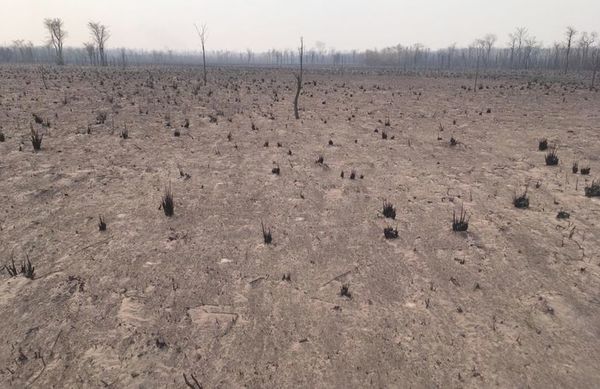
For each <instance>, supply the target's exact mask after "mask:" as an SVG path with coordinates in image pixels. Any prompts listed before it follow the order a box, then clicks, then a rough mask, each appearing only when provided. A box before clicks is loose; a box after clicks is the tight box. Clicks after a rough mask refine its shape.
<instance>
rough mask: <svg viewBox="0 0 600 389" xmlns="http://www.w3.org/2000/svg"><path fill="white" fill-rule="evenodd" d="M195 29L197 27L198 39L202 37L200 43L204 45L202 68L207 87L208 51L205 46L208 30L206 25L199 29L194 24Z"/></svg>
mask: <svg viewBox="0 0 600 389" xmlns="http://www.w3.org/2000/svg"><path fill="white" fill-rule="evenodd" d="M194 27H196V32H197V33H198V37H200V43H201V44H202V68H203V71H204V85H205V86H206V83H207V81H206V51H205V48H204V44H205V43H206V38H207V36H206V33H207V32H208V30H207V29H206V24H203V25H202V26H201V27H200V28H198V26H197V25H196V24H194Z"/></svg>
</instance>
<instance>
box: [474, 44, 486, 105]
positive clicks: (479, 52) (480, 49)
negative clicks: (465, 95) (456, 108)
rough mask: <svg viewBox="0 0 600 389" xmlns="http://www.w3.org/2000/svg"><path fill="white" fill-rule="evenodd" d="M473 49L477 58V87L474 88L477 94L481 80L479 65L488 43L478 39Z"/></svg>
mask: <svg viewBox="0 0 600 389" xmlns="http://www.w3.org/2000/svg"><path fill="white" fill-rule="evenodd" d="M473 47H474V49H475V55H476V56H477V65H476V68H475V85H474V86H473V92H474V93H477V80H478V79H479V63H480V62H481V55H482V54H483V51H484V50H485V47H486V43H485V39H477V40H476V41H475V42H474V43H473Z"/></svg>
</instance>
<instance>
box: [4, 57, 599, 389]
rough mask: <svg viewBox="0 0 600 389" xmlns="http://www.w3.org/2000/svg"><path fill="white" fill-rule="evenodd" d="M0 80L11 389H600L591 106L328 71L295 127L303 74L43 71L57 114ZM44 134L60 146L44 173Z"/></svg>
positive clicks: (595, 125) (520, 88) (457, 83)
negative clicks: (266, 239)
mask: <svg viewBox="0 0 600 389" xmlns="http://www.w3.org/2000/svg"><path fill="white" fill-rule="evenodd" d="M0 70H1V72H0V101H1V105H0V126H1V127H2V131H3V132H4V134H5V135H6V141H5V142H4V143H0V196H1V203H0V228H1V231H0V263H1V264H2V265H4V264H6V263H8V262H9V261H10V260H11V258H13V257H14V259H15V261H16V263H17V265H19V264H20V262H21V261H22V260H23V259H24V258H25V255H26V254H27V255H29V257H30V258H31V261H32V263H33V264H34V266H35V267H36V270H35V279H34V280H29V279H27V278H24V277H21V276H19V277H16V278H10V277H9V275H8V274H7V272H6V271H4V270H3V271H2V272H1V273H0V324H1V325H0V338H1V339H2V347H1V348H0V387H3V388H13V387H14V388H20V387H26V386H28V385H31V386H32V387H39V388H49V387H86V388H87V387H113V388H121V387H136V388H137V387H139V388H151V387H180V388H181V387H185V383H184V379H183V374H184V373H185V374H186V375H187V377H188V378H189V377H190V374H194V376H195V377H196V378H197V380H198V381H199V382H200V383H202V384H203V385H204V387H205V388H214V387H222V388H232V387H249V388H258V387H271V388H282V387H290V388H303V387H307V388H309V387H357V388H362V387H444V388H446V387H470V388H480V387H496V386H498V387H535V388H548V387H578V388H592V387H598V386H599V385H600V371H599V370H598V366H600V326H599V323H600V278H599V277H600V267H599V264H600V258H599V254H600V225H599V218H598V217H599V216H600V200H599V199H597V198H595V199H592V198H587V197H585V196H584V194H583V188H584V186H585V185H586V184H587V185H589V183H590V182H591V179H592V178H594V177H600V160H599V157H600V139H599V137H598V133H599V123H600V95H599V94H598V93H597V92H592V91H589V90H587V89H584V88H583V87H580V86H574V85H566V84H561V83H554V82H550V83H548V84H547V86H546V85H545V84H539V83H533V84H530V86H529V87H528V84H527V79H526V78H522V79H515V78H509V77H499V78H498V79H495V80H491V79H483V80H482V84H483V85H484V86H486V87H484V89H482V90H479V91H478V93H477V94H476V95H475V94H473V92H469V91H467V90H465V89H462V88H461V86H462V85H466V86H470V85H472V80H470V79H466V78H461V77H455V78H447V77H446V78H425V77H414V76H407V75H404V76H402V75H394V74H391V73H385V74H378V73H377V72H374V71H369V72H365V73H363V74H360V73H356V74H351V73H350V72H347V71H346V72H345V73H343V74H339V73H338V74H334V73H326V72H324V71H319V72H316V71H314V72H309V73H308V74H307V75H306V77H305V79H306V81H307V83H306V85H305V91H304V94H303V95H302V97H301V106H302V108H303V111H302V112H301V115H302V120H299V121H296V120H294V119H293V116H292V107H291V101H292V97H293V92H294V91H293V90H292V88H293V86H294V79H293V76H292V75H291V72H290V70H266V69H262V70H258V69H254V70H253V69H237V70H235V69H232V70H231V69H230V70H216V69H211V72H210V74H209V80H210V83H209V86H208V87H200V88H199V93H198V95H197V96H194V95H193V93H192V91H193V89H194V87H195V85H196V84H198V82H199V80H200V78H201V75H200V72H199V70H198V69H191V68H180V69H166V68H148V69H125V70H121V69H99V70H96V69H90V68H85V69H83V68H81V69H80V68H71V67H67V68H65V69H50V70H49V71H50V74H49V75H47V78H48V81H47V83H48V89H44V87H43V84H42V78H41V73H40V69H39V68H37V67H35V68H34V67H28V68H16V67H3V68H0ZM150 75H152V78H153V80H154V88H153V89H151V88H149V87H148V79H149V77H150ZM313 81H315V82H316V83H313ZM209 90H210V91H212V94H211V95H210V96H209ZM275 92H276V93H277V97H274V93H275ZM65 98H66V104H64V101H63V99H65ZM111 100H112V102H111ZM488 108H489V109H490V110H491V113H486V112H487V109H488ZM99 111H106V112H107V113H108V120H107V122H106V124H104V125H101V124H100V125H98V124H95V118H96V114H97V112H99ZM146 111H147V114H146ZM217 111H220V115H217ZM479 112H482V114H481V115H480V114H479ZM32 113H36V114H38V115H40V116H41V117H43V118H44V119H47V120H49V121H50V122H51V127H50V129H49V132H48V133H47V134H46V136H45V137H44V139H43V143H42V150H41V151H40V152H38V153H33V152H32V146H31V143H30V142H29V141H28V133H29V123H30V122H32V121H33V120H32ZM167 113H170V118H171V120H170V121H171V124H172V128H167V127H166V126H165V123H166V119H165V115H166V114H167ZM209 115H215V116H216V117H217V119H218V122H217V123H210V120H209ZM388 117H389V120H390V126H389V127H385V126H384V124H383V123H384V122H385V120H386V118H388ZM186 118H188V119H189V122H190V126H189V129H185V128H182V124H183V123H184V120H185V119H186ZM454 120H456V124H455V125H454V124H453V121H454ZM113 122H114V124H112V123H113ZM252 122H254V123H255V124H256V126H257V127H258V130H257V131H253V130H252V128H251V123H252ZM88 124H90V126H89V127H90V130H91V134H86V129H87V127H88ZM440 124H441V125H442V126H443V127H444V131H443V132H438V128H439V126H440ZM125 125H126V126H127V128H128V130H129V139H127V140H124V139H121V138H120V137H119V133H120V131H121V129H122V128H123V127H124V126H125ZM36 128H40V129H41V126H39V125H36ZM176 128H178V129H181V136H180V137H175V136H174V134H173V132H174V129H176ZM375 129H378V130H379V132H377V133H375V132H374V130H375ZM382 130H385V131H386V132H387V134H388V136H389V137H388V139H387V140H383V139H382V138H381V131H382ZM228 133H231V135H232V140H231V141H228V139H227V135H228ZM438 135H439V136H440V137H441V138H442V140H438V139H437V138H438ZM392 136H393V137H394V139H391V137H392ZM451 136H453V137H454V138H456V139H457V140H458V141H459V144H458V145H457V146H455V147H451V146H450V145H449V139H450V137H451ZM542 137H547V138H548V139H549V142H550V144H556V145H558V146H559V149H558V153H559V157H560V164H559V166H557V167H548V166H545V163H544V153H542V152H539V151H537V140H538V139H539V138H542ZM330 139H331V140H332V141H333V146H329V145H328V142H329V140H330ZM266 141H268V142H269V147H264V143H265V142H266ZM278 142H280V143H281V145H282V147H277V143H278ZM20 144H22V151H19V145H20ZM235 146H237V148H235ZM288 150H291V151H292V155H291V156H289V155H288ZM320 155H322V156H323V157H324V161H325V164H326V166H321V165H319V164H316V163H315V161H316V159H317V158H318V157H319V156H320ZM575 160H578V161H579V164H580V166H585V165H589V166H590V167H591V175H590V176H587V177H586V176H581V175H579V174H577V175H574V174H572V173H571V163H572V162H573V161H575ZM275 164H279V166H280V168H281V175H280V176H275V175H273V174H271V169H272V167H273V166H275ZM178 166H179V167H181V169H182V170H183V172H185V173H188V174H190V175H191V178H190V179H187V180H186V179H183V178H181V177H180V173H179V170H178ZM351 169H356V171H357V173H358V174H359V175H361V174H363V175H364V178H363V179H357V180H354V181H351V180H349V179H348V176H349V172H350V170H351ZM342 170H343V171H344V172H345V177H346V178H344V179H342V178H340V173H341V171H342ZM169 182H170V183H171V186H172V189H173V192H174V196H175V216H174V217H173V218H167V217H166V216H165V215H164V214H163V212H162V211H161V210H159V209H158V207H159V204H160V200H161V195H162V192H163V190H164V188H165V186H166V185H168V183H169ZM527 184H529V195H530V199H531V207H530V209H528V210H519V209H516V208H514V207H513V205H512V196H513V194H514V192H515V191H521V190H523V188H524V186H525V185H527ZM538 186H539V187H538ZM383 199H388V200H389V201H391V202H392V203H393V204H394V205H395V206H396V207H397V213H398V215H397V218H396V221H389V219H388V220H386V219H384V218H382V217H381V215H380V214H379V211H380V209H381V204H382V201H383ZM461 204H464V207H465V208H466V209H467V210H468V212H469V214H470V215H471V223H470V227H469V231H468V233H465V234H460V233H458V234H457V233H453V232H452V229H451V225H450V224H451V217H452V211H453V210H454V209H457V208H459V207H460V205H461ZM559 210H565V211H568V212H570V214H571V218H570V219H569V220H566V221H565V220H558V219H557V218H556V214H557V212H558V211H559ZM99 214H102V215H104V217H105V219H106V222H107V225H108V229H107V231H106V232H100V231H98V227H97V218H98V215H99ZM261 221H263V222H264V223H265V224H267V225H268V226H271V227H272V230H273V241H274V242H273V243H274V244H273V245H270V246H266V245H264V244H263V243H262V236H261V230H260V223H261ZM387 225H392V226H397V228H398V231H399V238H398V239H397V240H391V241H387V240H385V239H384V237H383V228H384V227H385V226H387ZM573 229H574V231H573ZM285 273H290V274H291V281H290V282H288V281H282V276H283V275H284V274H285ZM342 284H347V285H349V291H350V293H351V294H352V298H351V299H349V298H347V297H342V296H340V289H341V286H342ZM189 379H190V380H191V378H189Z"/></svg>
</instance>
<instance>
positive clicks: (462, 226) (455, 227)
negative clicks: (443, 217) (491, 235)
mask: <svg viewBox="0 0 600 389" xmlns="http://www.w3.org/2000/svg"><path fill="white" fill-rule="evenodd" d="M468 229H469V217H468V216H467V211H465V210H464V209H463V208H462V207H461V208H460V212H459V215H458V217H457V216H456V211H454V212H452V231H454V232H463V231H467V230H468Z"/></svg>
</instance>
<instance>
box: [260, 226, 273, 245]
mask: <svg viewBox="0 0 600 389" xmlns="http://www.w3.org/2000/svg"><path fill="white" fill-rule="evenodd" d="M260 227H261V229H262V235H263V242H265V244H271V243H272V242H273V235H272V234H271V228H270V227H265V225H264V224H263V222H260Z"/></svg>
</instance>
